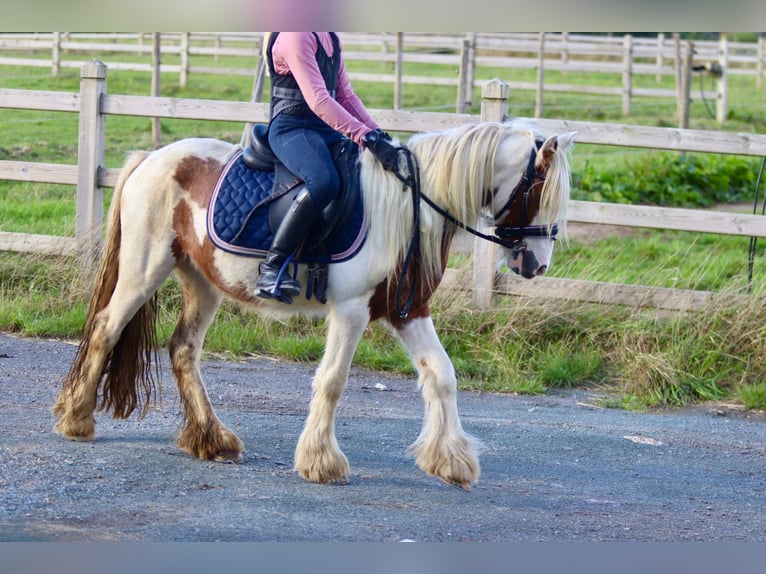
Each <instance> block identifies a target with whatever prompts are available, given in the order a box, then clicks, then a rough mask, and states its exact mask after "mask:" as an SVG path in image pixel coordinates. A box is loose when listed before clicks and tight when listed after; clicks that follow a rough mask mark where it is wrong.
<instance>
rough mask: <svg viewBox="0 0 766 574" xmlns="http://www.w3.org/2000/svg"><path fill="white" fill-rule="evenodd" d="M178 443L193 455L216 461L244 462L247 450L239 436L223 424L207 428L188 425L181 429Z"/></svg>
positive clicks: (182, 448)
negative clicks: (244, 454)
mask: <svg viewBox="0 0 766 574" xmlns="http://www.w3.org/2000/svg"><path fill="white" fill-rule="evenodd" d="M177 444H178V447H179V448H180V449H181V450H183V451H184V452H186V453H188V454H190V455H191V456H193V457H196V458H199V459H202V460H213V461H216V462H234V463H239V462H242V459H243V453H244V452H245V446H244V445H243V444H242V441H241V440H239V437H238V436H237V435H236V434H234V433H233V432H231V431H230V430H229V429H227V428H226V427H224V426H222V425H215V426H212V427H210V428H207V429H200V428H199V427H197V426H193V425H188V426H186V427H185V428H184V429H183V430H182V431H181V434H180V435H179V437H178V440H177Z"/></svg>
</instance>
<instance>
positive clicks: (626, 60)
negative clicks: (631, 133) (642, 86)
mask: <svg viewBox="0 0 766 574" xmlns="http://www.w3.org/2000/svg"><path fill="white" fill-rule="evenodd" d="M632 95H633V36H631V35H630V34H626V35H625V37H624V38H623V55H622V115H623V116H629V115H630V111H631V110H630V103H631V102H630V99H631V96H632Z"/></svg>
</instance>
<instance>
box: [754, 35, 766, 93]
mask: <svg viewBox="0 0 766 574" xmlns="http://www.w3.org/2000/svg"><path fill="white" fill-rule="evenodd" d="M763 46H764V37H763V36H761V37H759V38H758V48H757V49H756V57H757V58H758V61H757V62H756V63H755V73H756V78H755V85H756V86H758V89H759V90H760V89H761V88H762V87H763V55H764V49H763Z"/></svg>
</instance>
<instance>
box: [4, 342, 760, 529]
mask: <svg viewBox="0 0 766 574" xmlns="http://www.w3.org/2000/svg"><path fill="white" fill-rule="evenodd" d="M74 351H75V347H74V346H73V345H72V344H71V343H65V342H60V341H41V340H30V339H21V338H16V337H11V336H8V335H2V334H0V541H27V540H33V541H218V540H222V541H280V542H283V541H403V540H413V541H418V542H426V541H482V542H486V541H569V540H578V541H580V540H585V541H691V540H694V541H766V512H764V509H766V472H765V471H766V416H764V414H762V413H746V412H742V411H738V410H737V409H734V408H730V407H726V406H722V405H717V406H706V407H700V408H695V409H685V410H683V411H672V412H662V413H635V412H625V411H618V410H610V409H602V408H598V407H597V406H595V401H594V397H593V396H592V395H590V394H588V393H583V392H578V393H572V394H568V395H566V396H542V397H529V396H522V397H514V396H503V395H496V394H486V393H485V394H478V393H461V394H460V396H459V399H458V404H459V408H460V412H461V416H462V420H463V426H464V428H465V429H466V430H467V431H468V432H470V433H471V434H473V435H475V436H477V437H478V438H480V439H481V440H482V441H483V443H484V445H485V451H484V452H483V454H482V476H481V479H480V481H479V482H478V484H476V485H475V486H474V488H473V490H472V491H471V492H463V491H461V490H459V489H456V488H454V487H451V486H448V485H446V484H443V483H442V482H441V481H439V480H438V479H435V478H432V477H429V476H426V475H425V474H424V473H423V472H421V471H420V470H419V469H418V468H417V467H416V466H415V465H414V462H413V461H412V460H411V459H410V458H409V457H408V456H407V455H406V453H405V450H406V448H407V446H408V445H409V444H410V443H411V442H412V441H413V440H414V439H415V437H416V436H417V434H418V432H419V429H420V424H421V417H422V401H421V398H420V395H419V392H418V390H417V388H416V384H415V381H414V379H412V378H401V377H387V376H383V375H380V374H376V373H370V372H366V371H361V370H357V369H355V370H353V372H352V376H351V380H350V382H349V388H348V389H347V391H346V393H345V394H344V397H343V399H342V401H341V404H340V406H339V412H338V428H337V432H338V439H339V442H340V444H341V447H342V448H343V449H344V451H345V453H346V455H347V456H348V458H349V461H350V463H351V481H350V484H348V485H345V486H329V485H317V484H310V483H307V482H305V481H303V480H302V479H300V477H298V475H297V474H296V473H294V472H293V471H292V469H291V465H292V453H293V448H294V446H295V441H296V440H297V438H298V435H299V433H300V431H301V428H302V424H303V419H304V416H305V413H306V410H307V406H308V401H309V393H310V382H311V375H312V371H313V365H306V366H304V365H295V364H285V363H278V362H274V361H271V360H266V359H248V360H245V361H230V360H221V359H215V358H212V359H208V360H205V361H204V363H203V366H202V369H203V375H204V376H205V377H206V380H207V385H208V390H209V392H210V395H211V398H212V400H213V402H214V404H215V405H216V409H217V412H218V414H219V416H220V417H221V418H222V420H223V421H224V422H225V423H226V424H227V425H228V426H230V427H231V428H233V429H234V430H235V431H236V432H237V433H238V434H239V436H240V437H241V438H242V439H243V441H244V442H245V446H246V449H247V452H246V453H245V459H244V462H243V463H242V464H239V465H235V464H220V463H213V462H202V461H199V460H195V459H192V458H190V457H188V456H187V455H185V454H184V453H182V452H180V451H179V450H178V449H177V448H176V447H175V446H174V444H173V441H172V438H173V434H174V432H175V431H176V430H177V428H178V425H179V422H180V406H179V403H178V397H177V393H176V390H175V384H174V383H173V380H172V377H171V375H170V372H169V369H168V363H169V361H168V360H167V359H165V360H164V361H163V369H162V372H163V394H162V396H163V404H162V405H161V408H160V409H158V410H156V411H153V412H151V413H150V414H149V415H148V416H147V417H146V418H145V419H144V420H142V421H137V420H135V419H134V418H132V419H129V420H127V421H114V420H112V419H110V418H108V417H107V416H105V415H103V414H100V415H99V416H98V426H97V439H96V440H95V441H94V442H90V443H77V442H70V441H67V440H64V439H62V438H61V437H60V436H58V435H57V434H55V433H54V432H53V431H52V427H53V423H54V420H53V417H52V415H51V414H50V407H51V405H52V403H53V400H54V397H55V395H56V392H57V390H58V388H59V386H60V384H61V380H62V378H63V376H64V373H65V372H66V370H67V369H68V366H69V363H70V361H71V359H72V357H73V355H74ZM381 385H382V386H385V390H383V389H381V388H378V387H380V386H381Z"/></svg>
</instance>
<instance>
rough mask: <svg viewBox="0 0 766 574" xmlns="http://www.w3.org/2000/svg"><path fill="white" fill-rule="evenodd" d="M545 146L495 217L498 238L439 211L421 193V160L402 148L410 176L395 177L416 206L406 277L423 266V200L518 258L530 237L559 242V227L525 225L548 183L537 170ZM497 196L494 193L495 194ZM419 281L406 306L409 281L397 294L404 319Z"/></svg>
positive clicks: (404, 270)
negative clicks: (533, 200) (514, 221)
mask: <svg viewBox="0 0 766 574" xmlns="http://www.w3.org/2000/svg"><path fill="white" fill-rule="evenodd" d="M542 145H543V141H542V140H535V147H534V149H532V150H531V151H530V152H529V161H528V162H527V169H526V170H525V172H524V175H522V176H521V179H520V180H519V183H517V184H516V187H514V188H513V191H512V192H511V194H510V196H509V197H508V200H507V201H506V202H505V204H504V205H503V207H502V208H500V210H499V211H498V212H497V213H496V214H495V215H494V224H495V229H494V235H487V234H485V233H482V232H481V231H479V230H478V229H474V228H473V227H471V226H470V225H467V224H466V223H464V222H462V221H460V220H458V219H457V218H456V217H455V216H454V215H452V214H451V213H450V212H448V211H447V210H445V209H443V208H442V207H439V206H438V205H437V204H436V203H434V202H433V200H432V199H431V198H430V197H428V196H427V195H425V194H424V193H423V192H422V191H421V189H420V169H419V167H418V164H417V160H416V159H415V156H414V155H413V154H412V152H411V151H410V150H409V148H407V147H404V146H402V147H401V148H400V151H401V152H402V153H403V154H404V157H405V159H406V161H407V168H408V171H409V174H408V175H404V174H402V173H401V172H400V170H399V169H396V170H395V171H393V173H394V175H395V176H396V177H397V178H398V179H399V180H400V181H401V182H402V184H403V188H404V189H406V188H408V187H409V188H410V190H411V192H412V206H413V216H412V217H413V234H412V239H411V240H410V246H409V248H408V250H407V254H406V256H405V258H404V262H403V266H402V273H403V274H407V273H409V269H410V267H411V265H412V264H413V263H414V264H415V265H416V266H417V265H418V264H419V259H420V200H421V199H422V200H423V201H425V202H426V203H427V204H428V205H429V206H430V207H431V209H433V210H434V211H436V212H437V213H438V214H439V215H441V216H442V217H444V219H446V220H447V221H449V222H450V223H452V224H454V225H455V226H457V227H459V228H460V229H464V230H465V231H467V232H468V233H471V234H472V235H475V236H476V237H479V238H481V239H485V240H486V241H491V242H492V243H496V244H498V245H500V246H502V247H505V248H507V249H511V250H512V251H513V252H514V254H516V255H518V254H520V253H523V252H524V251H526V250H527V244H526V242H525V241H524V240H525V239H526V238H527V237H549V238H550V239H552V240H555V239H556V235H557V234H558V231H559V227H558V225H557V224H555V223H554V224H553V225H552V226H550V227H549V226H546V225H524V222H525V221H527V219H528V213H529V197H530V195H531V194H532V190H533V189H534V188H535V186H537V185H542V184H543V183H545V175H543V174H540V173H538V171H537V167H536V160H537V152H538V151H539V150H540V148H541V147H542ZM520 193H521V194H522V196H521V218H520V219H519V225H510V223H509V221H510V219H511V217H512V213H511V207H512V206H513V204H514V203H515V202H516V199H517V197H518V196H519V194H520ZM492 196H494V193H493V194H492ZM416 278H417V274H415V275H413V280H412V281H411V282H410V285H409V293H408V294H407V300H406V301H405V302H404V306H403V307H402V305H401V304H400V299H401V290H402V288H403V285H404V283H405V281H403V280H400V281H399V284H398V286H397V290H396V311H397V314H398V315H399V317H401V318H402V319H404V318H406V317H407V315H409V312H410V308H411V306H412V302H413V300H414V297H415V290H416V287H417V286H416V282H417V281H416Z"/></svg>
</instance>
